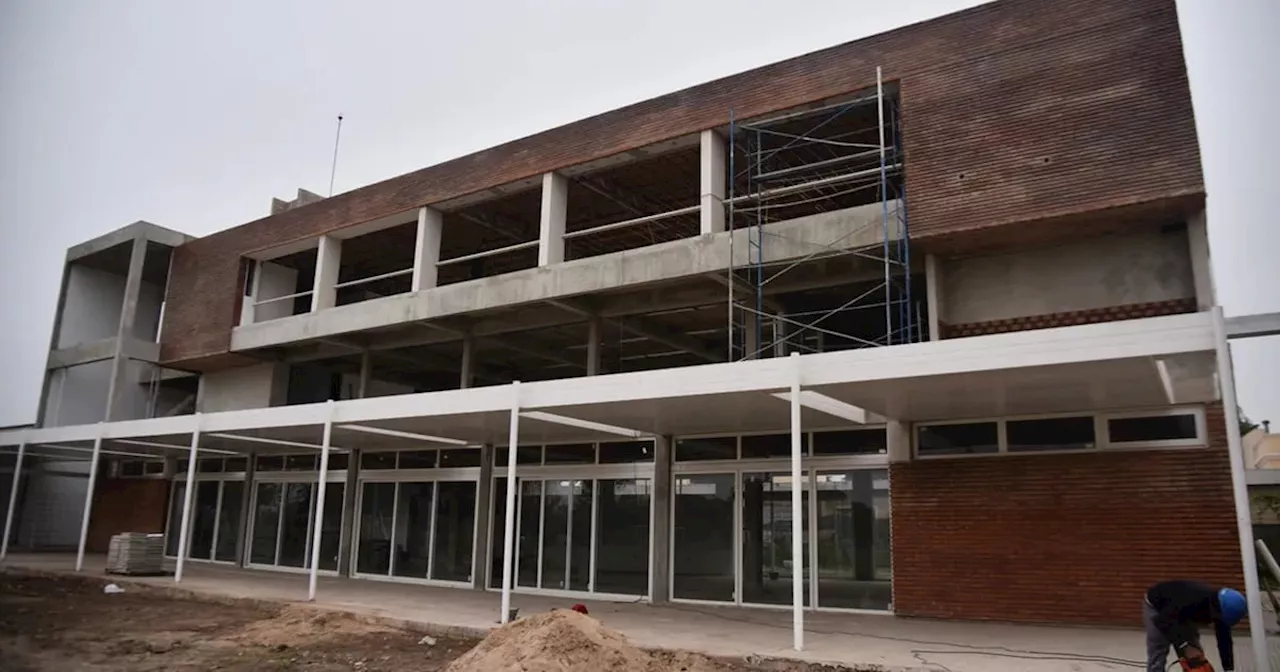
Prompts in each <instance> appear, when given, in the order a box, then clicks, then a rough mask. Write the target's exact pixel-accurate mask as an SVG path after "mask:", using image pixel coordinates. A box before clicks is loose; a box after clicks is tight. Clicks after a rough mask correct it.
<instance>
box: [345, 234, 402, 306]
mask: <svg viewBox="0 0 1280 672" xmlns="http://www.w3.org/2000/svg"><path fill="white" fill-rule="evenodd" d="M405 218H411V219H409V220H408V221H402V222H401V223H399V224H395V225H392V226H390V227H388V228H384V229H380V230H377V231H373V232H371V233H366V234H364V235H360V236H356V237H354V238H346V239H344V240H343V241H342V257H341V259H342V262H341V265H340V266H339V270H338V284H337V286H336V290H337V299H336V305H339V306H345V305H349V304H352V303H360V302H361V301H369V300H371V299H379V298H382V297H386V296H394V295H396V294H404V293H407V292H409V291H411V290H412V288H413V264H414V259H415V257H416V252H415V251H416V249H417V239H418V223H417V213H416V211H415V212H413V213H409V214H406V215H402V216H401V217H400V218H399V219H401V220H405Z"/></svg>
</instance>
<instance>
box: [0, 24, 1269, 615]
mask: <svg viewBox="0 0 1280 672" xmlns="http://www.w3.org/2000/svg"><path fill="white" fill-rule="evenodd" d="M1204 204H1205V189H1204V183H1203V179H1202V174H1201V166H1200V157H1199V153H1198V148H1197V137H1196V131H1195V124H1194V119H1193V115H1192V109H1191V100H1190V95H1189V90H1188V84H1187V78H1186V72H1185V68H1184V63H1183V55H1182V48H1181V41H1180V37H1179V31H1178V23H1177V16H1176V13H1175V7H1174V3H1173V1H1172V0H1143V1H1141V2H1133V1H1128V0H1081V1H1079V2H1074V3H1065V4H1063V3H1058V4H1049V5H1046V4H1045V3H1040V2H1032V1H1030V0H999V1H997V2H994V3H991V4H987V5H983V6H980V7H977V8H975V9H971V10H967V11H964V12H960V13H956V14H952V15H949V16H945V17H942V18H940V19H937V20H934V21H929V22H926V23H921V24H917V25H912V26H909V27H906V28H902V29H899V30H895V31H892V32H889V33H885V34H882V35H878V36H875V37H871V38H867V39H865V40H860V41H857V42H852V43H848V44H843V45H840V46H836V47H832V48H830V49H826V50H823V51H820V52H815V53H812V54H807V55H804V56H799V57H796V58H794V59H791V60H787V61H783V62H780V63H776V64H773V65H769V66H765V67H762V68H759V69H756V70H752V71H749V72H745V73H741V74H738V75H734V76H731V77H727V78H724V79H721V80H717V81H714V82H710V83H707V84H703V85H699V86H695V87H693V88H690V89H687V90H684V91H679V92H676V93H672V94H669V95H666V96H662V97H659V98H655V99H653V100H648V101H645V102H642V103H637V104H635V105H632V106H629V107H626V108H622V109H619V110H615V111H612V112H607V113H604V114H601V115H599V116H596V117H592V118H590V119H585V120H582V121H579V122H576V123H573V124H569V125H567V126H563V127H560V128H555V129H552V130H548V131H545V132H543V133H539V134H537V135H533V136H530V137H527V138H523V139H520V140H516V141H513V142H510V143H507V144H505V145H501V146H498V147H495V148H492V149H488V150H485V151H482V152H478V153H476V154H472V155H469V156H465V157H461V158H458V159H455V160H452V161H449V162H446V163H443V164H440V165H436V166H432V167H428V168H424V169H422V170H419V171H416V172H413V173H409V174H406V175H402V176H400V177H396V178H393V179H390V180H387V181H384V182H380V183H377V184H372V185H369V186H366V187H363V188H360V189H356V190H354V191H351V192H347V193H343V194H339V195H336V196H333V197H331V198H319V197H316V196H315V195H314V194H309V193H307V192H302V191H300V192H299V196H298V199H297V200H296V201H292V202H284V201H279V200H277V201H275V202H273V204H272V208H271V212H272V214H271V215H270V216H268V217H265V218H263V219H260V220H257V221H253V222H249V223H247V224H244V225H241V226H237V227H234V228H231V229H228V230H225V231H222V232H219V233H216V234H213V235H211V236H207V237H204V238H198V239H190V238H188V237H186V236H182V235H181V234H176V233H173V232H170V231H166V230H164V229H160V228H159V227H155V226H152V225H147V224H141V223H140V224H136V225H134V226H132V227H127V228H126V229H123V230H121V231H118V232H115V233H112V234H109V235H108V236H106V237H104V238H102V239H99V240H96V241H91V242H89V243H85V244H84V245H81V246H78V247H77V248H73V250H72V252H71V254H69V255H68V260H67V272H66V274H65V276H64V277H65V280H64V283H63V290H62V294H61V297H60V301H59V305H60V310H59V319H58V323H57V324H56V325H55V330H54V337H53V341H52V343H51V348H50V350H51V353H50V358H49V376H48V377H47V380H46V385H45V390H44V396H43V399H44V400H45V401H44V403H43V404H42V407H41V414H40V418H39V419H38V420H39V421H38V423H37V424H38V428H35V429H20V430H13V431H9V432H3V433H0V444H3V445H10V446H13V447H14V449H16V448H17V447H18V446H20V445H21V446H24V448H23V450H25V451H26V453H27V454H28V455H42V456H59V455H80V456H84V455H92V456H98V455H101V456H103V457H104V459H103V460H101V461H98V462H91V463H90V464H94V465H97V466H96V468H93V469H88V471H89V473H88V474H87V475H86V476H87V478H86V479H84V480H85V481H87V482H88V485H89V487H88V488H87V489H83V488H82V491H81V493H80V496H82V497H84V500H83V502H84V503H86V504H91V506H86V507H85V508H86V509H87V512H86V513H85V514H84V517H83V518H82V519H79V518H77V519H76V520H75V521H73V523H74V524H75V525H81V531H82V536H81V539H82V542H81V545H80V550H81V552H83V551H84V550H85V549H86V548H87V549H88V550H95V549H102V548H103V547H104V545H105V540H106V539H107V538H108V537H109V535H110V534H112V533H115V532H120V531H124V530H153V531H157V532H159V531H164V532H166V534H167V535H168V543H169V551H170V553H171V554H173V555H175V556H176V555H182V554H179V552H178V550H179V548H182V547H183V546H184V545H185V546H186V551H185V555H184V556H183V557H187V558H190V560H191V561H193V562H194V561H200V562H220V563H232V564H238V565H244V566H250V567H258V568H274V569H279V570H281V571H311V573H312V575H313V577H314V576H315V574H317V573H335V574H341V575H351V576H357V577H362V578H367V579H369V580H386V581H410V582H429V583H438V584H443V585H448V586H457V587H459V588H469V589H475V590H501V589H502V587H503V584H504V575H509V576H510V577H511V581H510V585H511V587H512V590H514V591H516V592H522V591H527V592H541V593H552V594H572V595H590V596H593V597H604V598H609V597H616V598H618V599H627V600H637V599H644V600H649V601H653V602H661V601H668V600H672V601H677V600H688V601H705V602H712V603H717V604H740V605H791V606H793V607H794V608H796V609H797V613H798V614H799V613H800V612H801V611H802V610H804V609H853V610H871V611H882V612H892V613H894V614H898V615H904V616H929V617H946V618H971V619H1000V620H1012V621H1031V622H1052V623H1117V624H1133V623H1135V622H1136V619H1137V618H1138V613H1139V610H1138V609H1136V605H1137V600H1138V597H1137V596H1138V595H1139V594H1140V592H1141V590H1142V589H1143V588H1144V587H1145V586H1146V585H1147V584H1149V583H1151V582H1153V581H1155V580H1157V579H1161V578H1167V577H1170V576H1195V577H1199V578H1203V579H1205V580H1208V581H1216V582H1221V583H1222V584H1224V585H1235V586H1242V587H1243V586H1245V585H1246V584H1248V585H1256V584H1254V583H1252V581H1256V576H1254V575H1250V574H1249V573H1248V572H1245V571H1243V569H1242V567H1243V566H1249V565H1251V564H1252V556H1251V555H1250V556H1248V558H1249V560H1248V563H1247V564H1246V565H1242V554H1244V553H1251V550H1249V549H1251V548H1252V547H1251V545H1250V544H1249V543H1248V542H1247V540H1246V542H1245V543H1243V544H1242V543H1241V536H1240V530H1241V529H1246V530H1247V527H1244V528H1242V527H1241V525H1240V520H1241V517H1240V516H1241V515H1243V520H1245V521H1246V523H1247V506H1243V504H1244V502H1245V498H1244V482H1243V480H1242V478H1243V477H1242V476H1240V475H1239V471H1238V469H1236V468H1235V467H1236V466H1238V465H1236V464H1235V462H1239V459H1238V458H1239V450H1240V447H1239V436H1238V434H1237V433H1236V432H1235V431H1234V429H1232V430H1231V431H1228V428H1229V427H1233V426H1234V423H1235V419H1234V418H1235V411H1234V409H1235V403H1234V399H1233V397H1234V392H1233V388H1232V386H1231V385H1230V384H1229V383H1230V375H1229V370H1228V369H1229V359H1228V355H1227V354H1225V345H1224V344H1225V336H1224V327H1223V323H1224V321H1223V319H1222V316H1221V311H1220V309H1218V308H1217V301H1216V298H1215V296H1214V292H1213V282H1212V278H1211V274H1210V257H1209V247H1208V239H1207V235H1206V227H1207V226H1208V222H1207V221H1206V218H1205V211H1204ZM793 353H794V354H795V355H796V356H790V355H792V354H793ZM515 381H519V383H516V382H515ZM1223 381H1225V382H1226V383H1228V384H1225V385H1219V384H1218V383H1219V382H1223ZM512 445H515V446H516V449H515V450H514V451H512V450H511V449H510V447H511V446H512ZM1229 448H1231V450H1229ZM196 450H198V451H199V452H198V454H197V455H196V457H197V460H196V461H195V462H189V461H188V460H189V456H190V455H192V454H195V453H194V451H196ZM1232 454H1234V455H1235V458H1236V459H1235V462H1233V460H1232V457H1231V455H1232ZM48 459H53V458H51V457H41V458H35V459H33V462H35V463H37V464H43V463H44V461H45V460H48ZM513 473H514V476H515V480H516V482H515V483H514V484H513V483H511V482H510V477H511V475H512V474H513ZM797 485H798V486H799V487H797ZM32 490H33V493H32V494H31V495H29V497H34V488H32ZM1238 505H1241V506H1238ZM32 506H33V505H32V504H31V502H30V501H27V502H26V509H31V508H32ZM1242 508H1243V510H1244V513H1243V514H1241V513H1240V511H1241V510H1242ZM797 512H799V513H797ZM20 520H21V524H19V525H18V529H19V530H22V529H24V526H26V527H31V526H35V527H38V526H39V525H40V524H42V523H43V524H45V525H53V526H56V524H57V521H53V520H44V519H42V518H41V517H40V516H25V515H24V516H22V517H21V519H20ZM184 520H186V521H188V522H187V528H186V529H185V530H184V528H183V521H184ZM1163 522H1167V523H1168V525H1165V524H1162V523H1163ZM1175 525H1176V527H1177V530H1176V532H1175V531H1174V530H1173V529H1172V528H1173V527H1174V526H1175ZM72 529H73V530H74V529H75V528H74V526H73V528H72ZM1171 535H1176V536H1180V537H1182V538H1194V539H1195V540H1196V552H1195V553H1193V554H1183V553H1176V552H1167V549H1168V548H1169V544H1170V540H1171ZM22 541H23V540H22V538H21V535H19V537H18V539H17V541H16V542H15V543H22ZM797 577H800V578H801V580H800V581H798V582H797V581H795V579H796V578H797ZM313 586H314V583H313ZM1064 591H1069V593H1070V595H1069V596H1065V595H1064ZM1255 592H1256V591H1255ZM797 618H800V616H797ZM1256 620H1258V621H1260V619H1256Z"/></svg>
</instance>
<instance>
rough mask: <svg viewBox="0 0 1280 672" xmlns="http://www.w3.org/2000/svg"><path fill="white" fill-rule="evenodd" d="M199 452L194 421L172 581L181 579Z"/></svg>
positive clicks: (188, 537)
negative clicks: (176, 562) (175, 564)
mask: <svg viewBox="0 0 1280 672" xmlns="http://www.w3.org/2000/svg"><path fill="white" fill-rule="evenodd" d="M199 454H200V424H199V422H197V423H196V428H195V431H193V432H191V448H190V452H188V453H187V487H186V490H185V491H183V493H182V527H180V528H178V564H177V566H176V567H175V569H174V572H173V581H174V583H178V582H180V581H182V568H183V566H184V564H185V563H186V560H187V550H188V549H187V544H188V543H189V541H190V534H191V503H192V502H193V501H195V492H196V461H197V460H198V459H199Z"/></svg>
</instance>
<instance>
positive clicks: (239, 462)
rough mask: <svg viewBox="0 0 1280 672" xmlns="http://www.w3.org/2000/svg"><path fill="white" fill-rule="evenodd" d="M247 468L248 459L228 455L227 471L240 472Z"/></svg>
mask: <svg viewBox="0 0 1280 672" xmlns="http://www.w3.org/2000/svg"><path fill="white" fill-rule="evenodd" d="M248 468H249V460H247V459H245V458H243V457H228V458H227V471H229V472H232V473H242V472H244V471H246V470H247V469H248Z"/></svg>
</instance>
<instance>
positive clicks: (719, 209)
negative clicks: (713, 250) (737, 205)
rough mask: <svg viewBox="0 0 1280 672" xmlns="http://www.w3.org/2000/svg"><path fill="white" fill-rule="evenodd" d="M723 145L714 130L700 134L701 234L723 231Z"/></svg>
mask: <svg viewBox="0 0 1280 672" xmlns="http://www.w3.org/2000/svg"><path fill="white" fill-rule="evenodd" d="M725 157H726V152H725V143H724V138H722V137H720V134H719V133H717V132H715V131H714V130H706V131H703V132H702V177H701V191H699V192H698V193H700V194H702V198H701V205H702V211H701V215H702V233H703V234H708V233H719V232H721V231H724V228H725V227H724V192H725V179H724V178H725Z"/></svg>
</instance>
